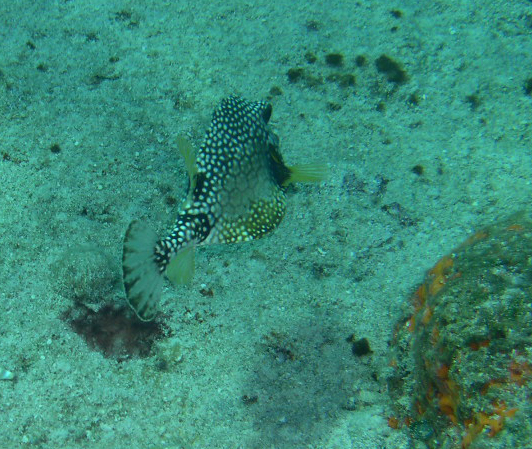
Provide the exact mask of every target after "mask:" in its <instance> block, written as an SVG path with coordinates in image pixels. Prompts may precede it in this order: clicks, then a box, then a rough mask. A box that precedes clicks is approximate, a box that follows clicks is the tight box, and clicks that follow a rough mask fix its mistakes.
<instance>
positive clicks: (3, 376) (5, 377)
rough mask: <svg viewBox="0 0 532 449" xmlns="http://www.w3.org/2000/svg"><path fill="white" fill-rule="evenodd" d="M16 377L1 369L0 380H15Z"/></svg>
mask: <svg viewBox="0 0 532 449" xmlns="http://www.w3.org/2000/svg"><path fill="white" fill-rule="evenodd" d="M14 378H15V375H14V374H13V373H12V372H11V371H8V370H6V369H2V368H0V380H13V379H14Z"/></svg>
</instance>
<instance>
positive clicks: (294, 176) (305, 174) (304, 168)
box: [283, 164, 329, 186]
mask: <svg viewBox="0 0 532 449" xmlns="http://www.w3.org/2000/svg"><path fill="white" fill-rule="evenodd" d="M288 170H289V171H290V176H289V177H288V179H287V180H286V181H285V182H284V183H283V185H284V186H287V185H288V184H291V183H293V182H320V181H323V180H324V179H326V178H327V176H328V175H329V167H328V166H327V165H325V164H303V165H294V166H293V167H288Z"/></svg>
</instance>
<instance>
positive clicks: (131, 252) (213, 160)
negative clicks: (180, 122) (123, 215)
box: [122, 97, 327, 321]
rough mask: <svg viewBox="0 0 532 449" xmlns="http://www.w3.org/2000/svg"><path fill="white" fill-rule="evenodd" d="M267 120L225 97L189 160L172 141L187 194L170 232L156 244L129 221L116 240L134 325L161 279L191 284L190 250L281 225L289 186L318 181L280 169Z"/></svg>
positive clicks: (310, 173)
mask: <svg viewBox="0 0 532 449" xmlns="http://www.w3.org/2000/svg"><path fill="white" fill-rule="evenodd" d="M271 114H272V106H271V105H270V104H268V103H266V102H262V101H255V102H252V101H246V100H243V99H241V98H238V97H229V98H226V99H224V100H223V101H222V102H221V104H220V105H219V106H218V107H217V108H216V109H215V111H214V114H213V118H212V122H211V124H210V126H209V129H208V130H207V133H206V135H205V138H204V141H203V144H202V145H201V147H200V149H199V151H198V153H197V155H195V154H194V151H193V149H192V146H191V145H190V144H189V143H188V142H187V141H186V140H184V139H179V142H178V144H179V150H180V152H181V154H182V155H183V157H184V159H185V166H186V169H187V172H188V174H189V189H188V194H187V198H186V200H185V201H184V204H183V205H182V207H181V209H180V212H179V214H178V216H177V220H176V222H175V225H174V227H173V229H172V231H171V232H170V234H169V235H168V236H167V237H164V238H162V239H161V238H159V237H158V236H157V234H156V233H155V232H154V231H153V230H152V229H151V228H150V227H149V226H147V225H146V224H144V223H142V222H140V221H137V220H135V221H133V222H132V223H131V224H130V225H129V227H128V228H127V231H126V234H125V238H124V248H123V254H122V268H123V276H124V286H125V291H126V297H127V300H128V302H129V305H130V306H131V307H132V308H133V310H134V311H135V313H136V314H137V315H138V317H139V318H140V319H141V320H143V321H150V320H152V319H153V318H154V317H155V316H156V314H157V310H158V304H159V300H160V297H161V293H162V286H163V281H164V274H166V276H167V277H168V279H170V280H171V281H172V282H173V283H174V284H185V283H188V282H190V281H191V279H192V277H193V274H194V252H195V248H196V246H200V245H210V244H213V243H235V242H245V241H248V240H254V239H258V238H261V237H263V236H264V235H266V234H268V233H269V232H271V231H272V230H274V229H275V228H276V227H277V226H278V225H279V223H280V222H281V220H282V218H283V216H284V214H285V210H286V198H285V189H286V187H287V186H288V185H289V184H290V183H293V182H307V181H310V182H312V181H321V180H322V179H323V178H324V176H325V174H326V171H327V167H326V166H325V165H321V164H306V165H300V166H293V167H289V166H287V165H285V164H284V162H283V158H282V156H281V153H280V152H279V138H278V137H277V135H276V134H274V133H273V131H272V130H271V129H270V127H269V126H268V121H269V120H270V116H271Z"/></svg>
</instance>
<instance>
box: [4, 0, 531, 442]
mask: <svg viewBox="0 0 532 449" xmlns="http://www.w3.org/2000/svg"><path fill="white" fill-rule="evenodd" d="M531 14H532V12H531V10H530V2H525V1H516V2H513V3H510V2H503V1H494V2H489V3H486V2H450V1H448V2H443V1H442V2H416V1H407V2H402V3H401V4H394V5H390V4H389V2H376V1H374V2H358V3H355V2H349V1H335V2H318V1H308V2H304V3H298V4H294V3H293V2H281V1H278V2H266V1H256V2H245V1H233V2H216V3H214V2H207V1H197V2H194V3H187V2H180V1H174V2H171V1H165V2H163V1H143V2H140V1H127V2H126V1H123V2H119V1H116V2H109V1H92V2H89V1H86V2H79V1H53V2H46V1H40V2H23V1H9V2H8V1H3V2H1V4H0V38H1V39H0V156H1V157H0V182H1V185H2V193H1V194H0V249H1V255H2V263H1V264H0V279H1V281H2V282H1V284H0V299H1V302H0V348H1V352H0V370H8V371H9V372H11V373H12V374H13V377H14V378H13V379H9V377H11V376H9V375H6V377H8V379H5V380H0V410H1V412H2V414H3V416H2V418H3V419H2V420H1V422H2V424H0V426H1V428H0V443H1V444H0V446H2V447H32V448H33V447H35V448H43V449H48V448H54V449H55V448H59V447H61V448H91V449H92V448H102V447H106V448H110V449H113V448H124V447H126V446H131V447H133V448H154V449H155V448H157V449H159V448H172V449H174V448H207V447H209V448H221V449H226V448H227V449H233V448H234V449H236V448H243V449H248V448H249V449H263V448H264V449H270V448H275V449H285V448H286V449H292V448H298V449H299V448H320V449H322V448H323V449H332V448H335V449H336V448H338V449H340V448H342V449H345V448H377V447H384V448H394V449H395V448H407V447H410V446H409V444H410V439H409V436H408V434H407V433H406V431H405V430H404V429H399V430H392V429H391V428H390V427H389V426H388V417H389V416H391V415H393V410H392V407H391V402H390V398H389V396H388V394H387V391H386V388H387V386H386V382H385V376H386V373H387V370H389V367H388V361H389V360H388V358H389V341H390V338H391V335H392V332H393V328H394V325H395V322H396V320H397V319H398V317H399V316H401V315H402V314H403V313H404V312H405V310H406V309H408V307H409V303H408V298H409V297H410V295H411V294H412V292H413V291H414V290H415V289H416V287H417V285H419V283H420V282H421V281H422V279H423V277H424V274H425V272H426V270H427V269H429V268H430V267H431V266H433V265H434V264H435V263H436V262H437V261H438V260H439V259H440V258H441V257H442V256H443V255H445V254H447V253H449V252H450V251H451V250H452V249H453V248H454V247H456V246H457V245H458V244H459V243H460V242H461V241H463V240H464V239H465V238H466V236H467V235H469V234H470V233H471V232H472V231H473V230H475V229H478V228H480V227H482V226H483V225H485V224H487V223H491V222H492V221H495V220H497V219H500V218H503V217H506V216H508V215H510V214H511V213H513V212H515V211H518V210H521V209H526V208H529V203H530V192H531V185H530V179H531V169H532V164H531V156H532V151H531V144H530V142H531V137H532V131H531V122H532V112H531V108H532V98H531V96H530V93H529V94H527V80H529V79H531V78H532V71H531V69H530V67H532V64H531V59H532V57H531V55H532V48H531V47H532V45H531V34H532V23H531V19H530V17H531ZM232 94H237V95H240V96H242V97H244V98H247V99H249V100H267V101H269V102H270V103H271V104H272V105H273V115H272V119H271V124H272V126H273V128H274V129H275V132H276V133H277V134H278V135H279V138H280V142H281V151H282V153H283V156H284V157H285V159H286V161H287V162H288V163H290V164H296V163H305V162H310V161H323V162H326V163H328V164H330V171H331V174H330V177H329V179H328V180H327V181H326V182H324V183H322V184H321V185H299V186H297V187H295V188H291V189H289V191H288V192H287V193H288V209H287V214H286V216H285V218H284V220H283V222H282V223H281V225H280V227H279V228H278V229H277V230H276V231H275V233H274V234H273V235H271V236H269V237H267V238H264V239H262V240H258V241H255V242H251V243H246V244H242V245H234V246H213V247H207V248H203V249H200V250H199V251H198V253H197V255H196V274H195V277H194V280H193V283H192V285H190V286H189V287H179V288H176V287H173V286H172V285H170V284H165V290H164V293H163V298H162V306H161V308H162V312H161V315H160V317H159V318H158V320H157V323H156V324H155V325H154V326H153V327H148V328H146V327H140V326H139V325H137V324H136V323H135V322H132V321H131V319H130V318H129V315H128V313H129V311H128V309H126V308H125V307H126V305H125V299H124V292H123V288H122V284H121V266H120V258H121V251H122V239H123V236H124V232H125V229H126V227H127V225H128V224H129V222H130V221H131V220H133V219H146V220H147V221H149V222H151V223H153V225H154V226H155V227H156V228H157V230H158V232H160V233H161V234H164V233H165V232H166V231H167V230H168V229H169V228H170V227H171V225H172V223H173V220H174V218H175V214H176V211H177V208H178V207H179V204H180V202H181V200H182V199H183V197H184V195H185V192H186V187H187V177H186V172H185V167H184V163H183V160H182V158H181V156H180V154H179V151H178V148H177V144H176V141H177V138H178V137H179V136H186V137H187V138H188V139H189V140H190V141H191V142H192V144H193V145H194V146H195V147H198V146H199V145H200V144H201V141H202V138H203V135H204V132H205V129H206V128H207V126H208V124H209V122H210V120H211V114H212V111H213V109H214V108H215V107H216V105H217V104H218V103H219V102H220V100H221V99H222V98H225V97H227V96H229V95H232ZM352 335H354V337H352ZM353 338H354V339H355V340H358V339H362V338H366V339H367V340H368V342H369V345H370V348H371V353H369V354H366V355H362V356H355V355H354V354H353V352H352V343H351V342H350V341H349V342H348V341H347V340H348V339H349V340H352V339H353Z"/></svg>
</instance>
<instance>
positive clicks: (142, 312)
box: [122, 221, 163, 321]
mask: <svg viewBox="0 0 532 449" xmlns="http://www.w3.org/2000/svg"><path fill="white" fill-rule="evenodd" d="M157 240H158V239H157V234H155V232H154V231H153V230H152V229H150V228H149V227H148V226H146V225H145V224H143V223H141V222H139V221H133V222H132V223H131V224H130V225H129V227H128V228H127V231H126V236H125V238H124V250H123V253H122V271H123V276H124V287H125V290H126V297H127V301H128V303H129V305H130V306H131V308H132V309H133V310H134V311H135V313H136V314H137V316H138V317H139V318H140V319H141V320H142V321H150V320H153V318H154V317H155V315H156V314H157V306H158V304H159V299H160V298H161V293H162V286H163V276H162V274H161V273H160V271H159V268H158V267H157V264H156V262H155V259H154V248H155V244H156V243H157Z"/></svg>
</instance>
